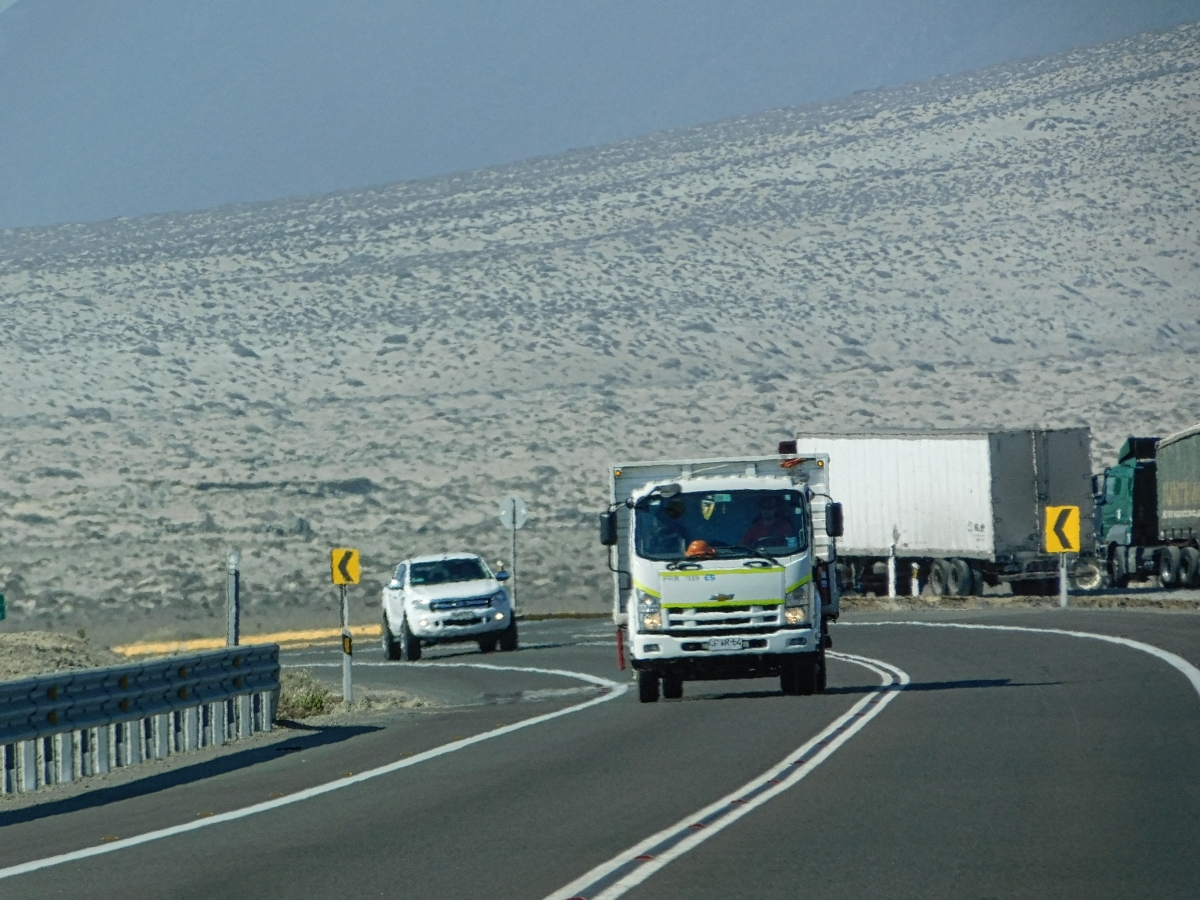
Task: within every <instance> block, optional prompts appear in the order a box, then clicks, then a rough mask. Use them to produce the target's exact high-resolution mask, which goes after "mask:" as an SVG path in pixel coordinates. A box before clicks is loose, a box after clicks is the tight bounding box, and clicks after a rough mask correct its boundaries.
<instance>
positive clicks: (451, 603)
mask: <svg viewBox="0 0 1200 900" xmlns="http://www.w3.org/2000/svg"><path fill="white" fill-rule="evenodd" d="M491 602H492V598H491V597H471V598H470V599H464V600H430V601H429V608H430V609H431V610H433V611H434V612H438V611H440V610H444V609H478V608H479V607H481V606H488V605H490V604H491Z"/></svg>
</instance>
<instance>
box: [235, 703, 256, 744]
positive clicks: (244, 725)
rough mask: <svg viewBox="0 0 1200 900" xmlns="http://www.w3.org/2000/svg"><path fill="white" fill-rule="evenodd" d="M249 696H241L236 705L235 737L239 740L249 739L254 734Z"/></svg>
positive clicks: (251, 705) (252, 711)
mask: <svg viewBox="0 0 1200 900" xmlns="http://www.w3.org/2000/svg"><path fill="white" fill-rule="evenodd" d="M252 701H253V697H252V696H251V695H250V694H242V695H241V696H239V697H238V698H237V700H236V701H235V702H236V703H237V736H238V739H239V740H243V739H245V738H248V737H250V735H252V734H253V733H254V704H253V702H252Z"/></svg>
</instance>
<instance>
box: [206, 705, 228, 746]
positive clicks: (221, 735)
mask: <svg viewBox="0 0 1200 900" xmlns="http://www.w3.org/2000/svg"><path fill="white" fill-rule="evenodd" d="M208 721H209V722H211V723H212V742H213V744H215V745H216V746H218V747H220V746H222V745H224V743H225V723H226V722H228V721H229V704H227V703H226V702H225V701H224V700H218V701H217V702H216V703H210V704H209V705H208Z"/></svg>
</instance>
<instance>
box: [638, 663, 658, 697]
mask: <svg viewBox="0 0 1200 900" xmlns="http://www.w3.org/2000/svg"><path fill="white" fill-rule="evenodd" d="M638 699H639V700H640V701H642V702H643V703H657V702H658V675H656V674H655V673H654V672H646V671H644V670H643V671H641V672H638Z"/></svg>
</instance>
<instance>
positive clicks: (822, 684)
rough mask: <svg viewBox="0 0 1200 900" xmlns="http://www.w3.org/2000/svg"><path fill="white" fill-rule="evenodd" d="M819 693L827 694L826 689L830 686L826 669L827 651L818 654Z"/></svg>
mask: <svg viewBox="0 0 1200 900" xmlns="http://www.w3.org/2000/svg"><path fill="white" fill-rule="evenodd" d="M817 657H818V658H817V693H818V694H823V693H825V688H826V687H828V686H829V679H828V677H827V669H826V667H825V651H824V650H822V651H821V652H820V653H818V654H817Z"/></svg>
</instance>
